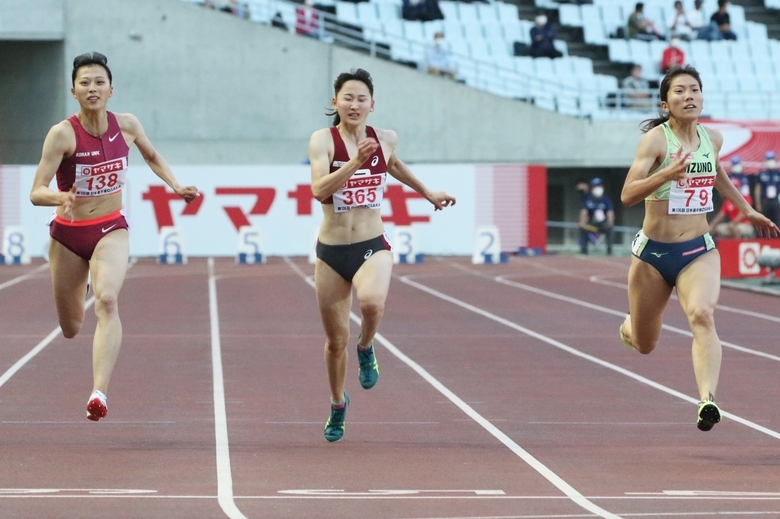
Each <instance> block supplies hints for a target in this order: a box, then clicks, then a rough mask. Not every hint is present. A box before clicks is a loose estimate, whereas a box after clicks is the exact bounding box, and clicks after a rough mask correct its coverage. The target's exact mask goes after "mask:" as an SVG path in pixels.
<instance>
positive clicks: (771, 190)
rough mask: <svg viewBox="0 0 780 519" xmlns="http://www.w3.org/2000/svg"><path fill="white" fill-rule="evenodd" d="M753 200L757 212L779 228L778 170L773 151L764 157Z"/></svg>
mask: <svg viewBox="0 0 780 519" xmlns="http://www.w3.org/2000/svg"><path fill="white" fill-rule="evenodd" d="M754 199H755V201H756V209H757V210H758V212H760V213H761V214H763V215H764V216H766V217H767V218H769V219H770V220H772V221H773V222H775V224H776V225H778V226H780V170H778V169H777V160H776V158H775V152H774V151H767V152H766V154H765V155H764V170H763V171H762V172H761V173H759V174H758V178H757V179H756V187H755V197H754Z"/></svg>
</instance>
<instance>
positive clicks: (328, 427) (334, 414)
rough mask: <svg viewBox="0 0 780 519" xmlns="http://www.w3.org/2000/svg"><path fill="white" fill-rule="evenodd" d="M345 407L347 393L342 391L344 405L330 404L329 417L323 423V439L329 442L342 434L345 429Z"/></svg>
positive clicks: (347, 402)
mask: <svg viewBox="0 0 780 519" xmlns="http://www.w3.org/2000/svg"><path fill="white" fill-rule="evenodd" d="M347 407H349V395H348V394H347V393H346V392H344V407H341V408H338V409H337V408H335V407H333V404H331V406H330V418H328V421H327V422H326V423H325V439H326V440H328V441H329V442H337V441H339V440H340V439H341V437H342V436H344V431H346V430H347Z"/></svg>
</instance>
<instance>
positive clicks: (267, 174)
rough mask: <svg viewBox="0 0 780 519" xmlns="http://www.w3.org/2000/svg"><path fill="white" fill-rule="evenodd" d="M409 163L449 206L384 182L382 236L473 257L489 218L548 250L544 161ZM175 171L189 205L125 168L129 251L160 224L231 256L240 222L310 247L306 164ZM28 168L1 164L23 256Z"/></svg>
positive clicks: (37, 223) (32, 239)
mask: <svg viewBox="0 0 780 519" xmlns="http://www.w3.org/2000/svg"><path fill="white" fill-rule="evenodd" d="M411 169H412V171H413V172H414V174H415V175H416V176H417V177H418V178H419V179H420V180H421V181H422V182H423V183H424V184H425V185H426V187H428V188H429V189H430V190H431V191H446V192H447V193H449V194H450V195H452V196H454V197H456V198H457V204H456V205H455V206H453V207H449V208H446V209H445V210H444V211H434V209H433V206H432V205H431V204H430V203H429V202H428V201H427V200H425V199H423V198H422V196H420V195H419V194H417V193H416V192H414V191H412V190H411V189H409V188H408V187H406V186H404V185H402V184H400V183H398V182H397V181H395V180H394V179H391V180H390V181H389V182H388V185H387V188H386V191H385V193H384V202H383V205H382V209H381V214H382V219H383V220H384V222H385V224H386V232H387V234H388V236H393V229H394V226H396V225H398V226H411V227H412V228H413V229H414V233H415V241H416V243H417V244H418V248H419V252H420V253H422V254H445V255H471V254H472V252H473V250H474V247H475V232H476V228H477V226H478V225H482V224H492V225H495V226H497V227H498V228H499V231H500V232H501V242H502V245H503V248H504V249H505V251H507V252H513V251H516V250H518V249H520V248H524V247H529V248H530V247H532V248H537V249H540V251H542V252H544V250H545V249H546V239H547V232H546V220H547V206H546V203H547V202H546V201H547V169H546V168H545V167H543V166H525V165H473V164H425V165H413V166H412V167H411ZM173 171H174V173H175V175H176V178H177V180H178V181H179V182H180V183H181V184H182V185H195V186H197V187H198V189H199V190H200V192H201V196H200V197H199V198H198V199H197V200H196V201H195V202H193V203H192V204H189V205H187V204H185V203H184V201H183V200H181V199H180V198H179V197H178V196H176V195H175V194H174V193H173V191H172V190H171V189H170V188H168V187H167V186H166V185H165V184H164V183H163V182H162V181H160V179H159V178H157V176H155V175H154V173H152V171H151V170H150V169H149V168H148V167H147V166H146V164H141V165H138V164H134V165H131V166H130V168H129V172H128V181H127V184H125V186H124V189H123V191H122V193H123V200H124V212H125V215H126V217H127V219H128V222H129V224H130V252H131V254H132V255H133V256H154V255H156V254H157V252H158V233H159V230H160V229H161V228H162V227H167V226H176V227H177V228H178V229H179V231H180V233H181V235H182V237H183V241H184V244H185V246H186V250H185V252H186V254H187V255H190V256H234V255H235V254H236V249H237V242H238V233H239V228H240V227H242V226H246V225H251V226H254V227H256V228H259V229H260V230H261V232H262V237H263V251H262V252H263V254H265V255H280V256H299V255H308V254H309V252H310V250H311V249H312V248H313V247H314V243H313V237H314V229H315V228H317V227H318V226H319V224H320V222H321V220H322V209H321V207H320V203H319V202H318V201H317V200H315V199H314V198H313V197H312V194H311V185H310V184H311V176H310V175H311V173H310V169H309V167H308V166H306V165H286V166H175V167H173ZM34 174H35V167H34V166H0V186H4V187H3V189H2V196H3V200H2V204H3V210H4V212H3V211H0V213H3V217H4V218H3V219H4V220H5V222H6V225H10V224H12V223H13V224H18V225H21V226H23V227H24V228H25V232H26V240H27V243H28V250H29V251H30V253H31V255H32V256H42V255H44V251H45V250H46V246H47V243H48V238H49V236H48V228H47V227H46V225H47V223H48V221H49V220H50V218H51V215H52V212H53V208H51V207H34V206H33V205H32V204H30V202H29V191H30V186H31V185H32V181H33V176H34ZM51 187H53V188H54V189H56V184H55V183H54V182H52V185H51ZM5 213H9V214H5ZM2 224H3V220H0V226H2ZM1 231H2V229H0V232H1Z"/></svg>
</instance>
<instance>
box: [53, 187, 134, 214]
mask: <svg viewBox="0 0 780 519" xmlns="http://www.w3.org/2000/svg"><path fill="white" fill-rule="evenodd" d="M120 209H122V192H121V191H119V192H118V193H112V194H110V195H103V196H94V197H77V198H76V201H75V202H74V203H73V210H72V211H73V212H72V216H73V218H72V219H73V220H92V219H93V218H100V217H101V216H106V215H108V214H111V213H115V212H117V211H119V210H120ZM62 211H63V209H62V206H59V207H57V214H58V215H59V216H60V217H62V218H64V219H65V220H71V215H65V214H63V212H62Z"/></svg>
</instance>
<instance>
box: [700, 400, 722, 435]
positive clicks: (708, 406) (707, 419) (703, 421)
mask: <svg viewBox="0 0 780 519" xmlns="http://www.w3.org/2000/svg"><path fill="white" fill-rule="evenodd" d="M720 418H721V415H720V409H719V408H718V406H717V405H716V404H715V402H713V401H712V400H707V401H706V402H699V420H698V422H696V427H698V428H699V430H700V431H709V430H710V429H712V426H713V425H715V424H716V423H718V422H720Z"/></svg>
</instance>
